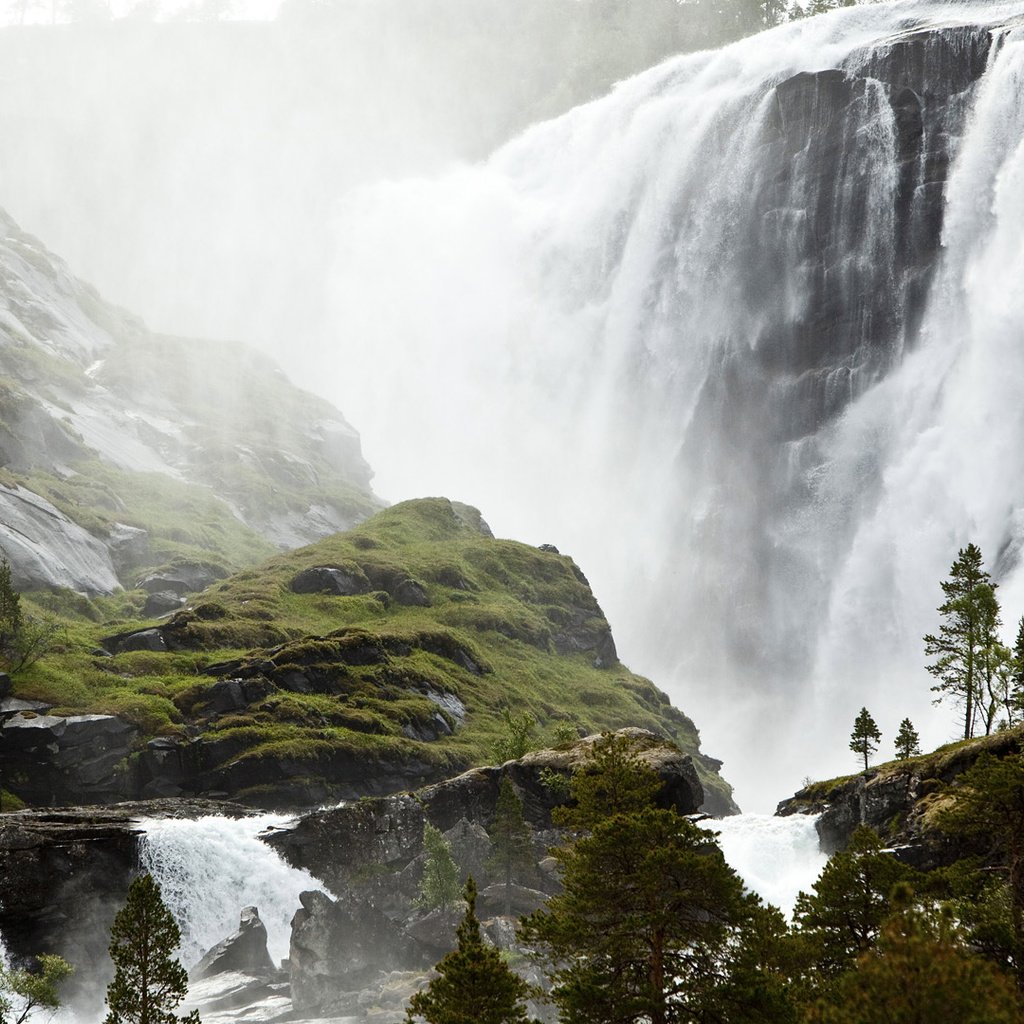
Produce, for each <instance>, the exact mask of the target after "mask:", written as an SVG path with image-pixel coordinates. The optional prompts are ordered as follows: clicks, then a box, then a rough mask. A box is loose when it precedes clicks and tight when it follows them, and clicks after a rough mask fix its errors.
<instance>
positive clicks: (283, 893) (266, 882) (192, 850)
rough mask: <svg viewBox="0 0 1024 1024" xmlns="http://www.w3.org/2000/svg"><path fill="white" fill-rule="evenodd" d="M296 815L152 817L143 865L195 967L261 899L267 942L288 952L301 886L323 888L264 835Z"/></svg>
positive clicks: (276, 951)
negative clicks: (290, 863)
mask: <svg viewBox="0 0 1024 1024" xmlns="http://www.w3.org/2000/svg"><path fill="white" fill-rule="evenodd" d="M287 820H288V818H286V817H283V816H280V815H269V814H267V815H260V816H259V817H253V818H238V819H235V818H222V817H213V816H211V817H206V818H196V819H194V820H190V819H187V818H181V819H177V818H173V819H172V818H161V819H156V818H154V819H146V820H144V821H142V822H140V827H141V828H142V829H143V830H144V833H145V834H144V836H143V839H142V864H143V866H144V867H145V868H146V870H148V871H150V872H151V873H152V875H153V877H154V878H155V879H156V881H157V882H159V883H160V889H161V891H162V893H163V898H164V902H165V903H166V904H167V906H168V907H169V908H170V910H171V913H172V914H174V917H175V920H176V921H177V922H178V925H179V927H180V928H181V961H182V963H183V964H184V965H185V966H186V967H191V966H193V965H194V964H195V963H196V962H197V961H198V960H199V959H200V957H202V955H203V954H204V953H205V952H206V951H207V950H208V949H209V948H210V947H211V946H213V945H215V944H216V943H218V942H220V941H221V939H224V938H227V936H229V935H231V934H233V933H234V932H235V931H236V930H237V929H238V917H239V912H240V911H241V909H242V907H248V906H255V907H257V908H258V909H259V913H260V919H261V920H262V921H263V923H264V924H265V925H266V928H267V948H268V950H269V951H270V956H271V958H272V959H273V960H274V961H276V962H280V961H281V960H283V959H284V958H285V957H287V956H288V942H289V938H290V935H291V919H292V915H293V914H294V913H295V911H296V910H298V909H299V893H300V892H302V891H304V890H306V889H323V888H324V886H323V884H322V883H321V882H318V881H317V880H316V879H315V878H314V877H313V876H312V875H310V874H308V873H307V872H305V871H298V870H296V869H295V868H292V867H289V866H288V865H287V864H286V863H285V862H284V861H283V860H281V858H280V857H279V856H278V855H277V853H276V852H275V851H274V850H272V849H271V848H270V847H269V846H267V844H266V843H264V842H262V841H261V840H260V839H259V838H258V835H259V833H260V832H263V831H264V830H266V829H267V828H270V827H271V826H274V825H281V824H284V823H285V822H286V821H287Z"/></svg>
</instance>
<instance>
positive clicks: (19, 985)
mask: <svg viewBox="0 0 1024 1024" xmlns="http://www.w3.org/2000/svg"><path fill="white" fill-rule="evenodd" d="M37 961H38V969H37V970H35V971H26V970H22V969H19V968H15V967H9V966H7V965H6V964H4V963H0V1024H24V1022H25V1021H26V1020H28V1018H29V1017H31V1016H32V1014H33V1013H34V1012H35V1011H36V1010H56V1009H57V1007H58V1006H60V996H59V995H58V989H59V988H60V985H61V983H62V982H63V981H64V980H65V979H66V978H67V977H68V976H69V975H71V974H73V973H74V968H73V967H72V966H71V964H69V963H68V962H67V961H66V960H65V959H64V958H63V957H59V956H55V955H54V954H52V953H42V954H40V955H39V956H38V957H37Z"/></svg>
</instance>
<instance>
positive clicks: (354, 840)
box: [266, 729, 704, 899]
mask: <svg viewBox="0 0 1024 1024" xmlns="http://www.w3.org/2000/svg"><path fill="white" fill-rule="evenodd" d="M620 734H621V735H626V736H630V737H632V739H633V740H634V742H635V744H636V746H637V748H638V750H637V756H638V757H639V758H640V759H641V760H642V761H644V762H645V763H647V764H649V765H650V766H651V767H652V768H653V769H654V770H655V771H656V772H657V773H658V774H659V776H660V777H661V779H662V781H663V785H662V789H661V792H660V794H659V802H660V803H661V804H663V805H664V806H671V807H674V808H676V809H677V810H678V811H679V812H680V813H681V814H694V813H696V811H697V810H698V809H699V808H700V806H701V804H702V803H703V799H704V794H703V788H702V787H701V784H700V780H699V779H698V778H697V773H696V770H695V769H694V767H693V759H692V758H691V757H690V756H689V755H688V754H683V753H681V752H680V751H679V749H678V748H677V747H675V746H674V745H672V744H671V743H668V742H667V741H665V740H662V739H660V738H659V737H656V736H654V735H653V734H652V733H648V732H645V731H644V730H642V729H624V730H620ZM597 738H598V737H596V736H589V737H586V738H585V739H583V740H580V741H579V742H578V743H576V744H574V745H573V746H571V747H569V748H567V749H564V750H541V751H535V752H533V753H530V754H527V755H526V756H525V757H523V758H520V759H519V760H518V761H509V762H507V763H506V764H504V765H497V766H491V767H487V768H474V769H472V770H470V771H468V772H464V773H463V774H461V775H458V776H456V777H455V778H454V779H448V780H446V781H444V782H439V783H436V784H433V785H430V786H426V787H424V788H423V789H420V790H419V791H417V792H416V793H415V794H408V793H403V794H398V795H396V796H390V797H383V798H380V799H376V800H360V801H358V802H357V803H353V804H346V805H344V806H341V807H335V808H330V809H328V810H323V811H314V812H312V813H310V814H306V815H304V816H303V817H302V818H300V819H299V820H298V821H297V822H296V823H295V825H294V826H292V827H290V828H288V829H282V830H278V831H276V832H274V833H272V834H270V835H269V836H267V838H266V841H267V842H268V843H270V845H271V846H273V847H274V848H275V849H276V850H277V851H278V852H279V853H280V854H281V855H282V856H283V857H284V859H285V860H287V861H288V862H289V863H290V864H292V865H293V866H294V867H298V868H305V869H306V870H308V871H309V872H310V873H311V874H313V875H315V876H316V877H317V878H320V879H322V880H323V881H324V882H325V884H326V885H327V886H328V887H329V888H330V889H331V890H332V891H333V892H343V891H345V890H346V889H347V888H348V887H350V886H351V885H352V884H353V883H354V882H356V881H358V882H359V883H360V888H361V889H363V890H365V889H366V886H365V885H364V884H363V882H364V881H365V880H366V879H369V880H370V886H371V888H372V889H373V890H374V891H375V898H376V897H378V896H379V898H381V899H386V898H390V897H387V896H386V895H385V890H387V889H388V888H394V887H393V886H392V885H391V882H390V881H389V883H388V885H385V886H380V892H379V893H376V889H377V886H376V884H375V883H374V881H373V880H374V879H375V878H380V877H388V876H399V875H401V874H402V873H403V872H404V871H405V870H406V869H408V868H409V866H410V865H411V864H413V863H414V862H415V861H416V859H417V857H419V856H420V854H421V852H422V850H423V826H424V824H425V823H427V822H429V823H430V824H431V825H433V826H434V827H436V828H438V829H440V830H441V831H442V832H445V833H449V834H451V836H452V838H453V839H454V840H455V841H456V842H458V843H461V844H464V845H466V846H467V848H468V847H469V845H470V837H471V836H472V835H473V834H474V833H473V827H476V828H479V829H486V828H487V827H489V826H490V825H491V823H492V821H493V820H494V813H495V807H496V805H497V800H498V792H499V789H500V787H501V783H502V780H503V779H505V778H507V779H508V780H509V781H510V782H511V783H512V785H513V786H514V788H515V790H516V792H517V794H518V795H519V797H520V799H521V800H522V802H523V813H524V818H525V820H526V822H527V823H528V824H529V825H530V827H531V828H532V829H533V830H534V832H535V833H536V834H537V835H538V836H539V837H541V841H540V842H539V843H538V847H539V849H538V859H540V857H541V856H543V850H544V843H543V837H544V836H546V835H547V834H548V833H549V832H550V830H551V828H552V823H551V811H552V809H553V808H554V807H556V806H558V805H559V804H562V803H564V802H565V800H566V799H567V789H565V788H559V787H557V786H554V785H553V784H552V780H553V779H554V778H558V777H561V778H563V779H566V780H567V779H568V777H569V775H570V773H571V772H572V770H573V769H574V768H575V767H576V766H578V765H580V764H582V763H584V762H585V761H586V759H587V757H588V756H589V753H590V750H591V748H592V746H593V744H594V742H595V741H596V740H597ZM453 830H454V831H453ZM475 834H476V835H477V836H479V832H476V833H475ZM338 850H345V851H347V855H346V857H345V858H344V860H343V861H342V859H341V858H339V857H338V856H337V851H338ZM475 856H476V854H474V857H475ZM467 860H468V858H467ZM470 863H472V864H473V865H474V866H475V861H470ZM415 882H418V876H416V878H415ZM414 894H415V883H414V884H413V885H412V893H411V895H414ZM411 895H410V896H409V897H408V898H411ZM397 898H401V895H400V894H399V896H398V897H397Z"/></svg>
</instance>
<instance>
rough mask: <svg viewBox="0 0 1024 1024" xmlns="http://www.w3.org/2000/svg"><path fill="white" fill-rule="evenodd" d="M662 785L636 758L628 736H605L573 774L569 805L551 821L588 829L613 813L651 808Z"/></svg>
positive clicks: (559, 810) (574, 827)
mask: <svg viewBox="0 0 1024 1024" xmlns="http://www.w3.org/2000/svg"><path fill="white" fill-rule="evenodd" d="M661 785H662V784H661V780H660V779H659V778H658V776H657V775H656V774H655V773H654V772H653V771H651V769H650V768H649V767H647V765H645V764H644V763H643V762H642V761H640V760H639V759H638V758H637V757H636V754H635V753H634V751H633V745H632V743H631V742H630V739H629V737H628V736H616V735H613V734H612V733H604V734H603V735H602V736H601V737H600V738H599V739H598V740H597V742H596V743H595V744H594V746H593V749H592V750H591V752H590V756H589V758H588V759H587V761H585V762H584V763H583V764H582V765H580V766H579V767H578V768H577V769H576V771H575V772H574V773H573V776H572V779H571V781H570V783H569V794H570V797H571V802H570V803H569V804H567V805H565V806H562V807H556V808H555V809H554V810H553V811H552V812H551V819H552V821H554V823H555V824H556V825H561V826H562V827H563V828H570V829H575V830H577V831H579V830H583V829H589V828H592V827H593V826H594V825H596V824H597V823H599V822H601V821H603V820H604V819H605V818H608V817H611V816H612V815H614V814H630V813H632V812H634V811H640V810H643V809H644V808H645V807H650V806H651V805H652V804H653V803H654V800H655V797H656V796H657V794H658V791H659V790H660V789H661Z"/></svg>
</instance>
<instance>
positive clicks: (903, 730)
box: [896, 718, 921, 761]
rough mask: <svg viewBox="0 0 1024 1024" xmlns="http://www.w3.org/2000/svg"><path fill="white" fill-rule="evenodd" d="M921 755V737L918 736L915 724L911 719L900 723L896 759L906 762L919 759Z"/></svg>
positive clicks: (905, 719)
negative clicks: (912, 758)
mask: <svg viewBox="0 0 1024 1024" xmlns="http://www.w3.org/2000/svg"><path fill="white" fill-rule="evenodd" d="M920 753H921V737H920V736H918V734H917V730H916V729H915V728H914V723H913V722H911V720H910V719H909V718H904V719H903V721H902V722H900V728H899V732H897V733H896V759H897V760H899V761H906V760H907V758H910V757H917V756H918V755H919V754H920Z"/></svg>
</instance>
